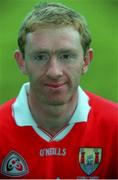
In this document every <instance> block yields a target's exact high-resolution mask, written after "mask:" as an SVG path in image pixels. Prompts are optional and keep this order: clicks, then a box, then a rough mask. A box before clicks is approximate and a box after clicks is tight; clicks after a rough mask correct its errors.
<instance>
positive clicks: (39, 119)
mask: <svg viewBox="0 0 118 180" xmlns="http://www.w3.org/2000/svg"><path fill="white" fill-rule="evenodd" d="M77 96H78V95H77V93H76V94H75V95H74V96H73V97H72V98H71V99H70V100H69V101H68V102H67V103H65V104H63V105H56V106H55V105H48V104H43V103H40V102H39V101H38V100H37V98H34V97H33V95H32V94H31V93H29V96H28V102H29V107H30V111H31V113H32V116H33V118H34V120H35V121H36V123H37V125H38V127H39V128H42V129H45V130H46V131H47V132H48V133H49V134H51V135H55V134H56V133H57V132H58V131H59V130H60V129H62V128H64V127H65V126H66V125H67V124H68V122H69V120H70V119H71V117H72V115H73V113H74V111H75V109H76V105H77V99H78V98H77Z"/></svg>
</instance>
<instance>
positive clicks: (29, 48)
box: [15, 3, 92, 105]
mask: <svg viewBox="0 0 118 180" xmlns="http://www.w3.org/2000/svg"><path fill="white" fill-rule="evenodd" d="M90 42H91V37H90V34H89V32H88V29H87V25H86V23H85V20H84V19H83V17H81V16H80V15H79V14H78V13H76V12H74V11H73V10H71V9H69V8H67V7H65V6H63V5H60V4H54V3H49V4H43V5H42V6H37V7H36V8H35V9H34V10H33V11H32V12H31V14H30V15H29V16H28V17H27V18H26V19H25V20H24V23H23V25H22V26H21V29H20V31H19V38H18V43H19V48H20V50H17V51H16V52H15V58H16V60H17V63H18V66H19V68H20V70H21V71H22V72H23V73H24V74H27V75H28V77H29V81H30V87H31V88H30V92H31V93H30V94H32V96H33V97H34V99H36V100H38V101H39V102H40V103H45V104H50V105H61V104H66V103H67V102H69V101H72V99H73V101H75V99H76V97H77V88H78V85H79V84H80V77H81V75H82V74H84V73H86V72H87V70H88V66H89V64H90V61H91V59H92V51H91V49H90V48H89V46H90Z"/></svg>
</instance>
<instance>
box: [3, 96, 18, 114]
mask: <svg viewBox="0 0 118 180" xmlns="http://www.w3.org/2000/svg"><path fill="white" fill-rule="evenodd" d="M14 101H15V98H14V99H11V100H9V101H7V102H5V103H4V104H2V105H0V114H2V113H4V114H6V112H7V111H9V110H11V106H12V104H13V103H14Z"/></svg>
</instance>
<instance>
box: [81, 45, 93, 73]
mask: <svg viewBox="0 0 118 180" xmlns="http://www.w3.org/2000/svg"><path fill="white" fill-rule="evenodd" d="M92 59H93V50H92V49H91V48H90V49H88V50H87V51H86V54H85V56H84V64H83V67H82V74H85V73H86V72H87V71H88V67H89V64H90V63H91V61H92Z"/></svg>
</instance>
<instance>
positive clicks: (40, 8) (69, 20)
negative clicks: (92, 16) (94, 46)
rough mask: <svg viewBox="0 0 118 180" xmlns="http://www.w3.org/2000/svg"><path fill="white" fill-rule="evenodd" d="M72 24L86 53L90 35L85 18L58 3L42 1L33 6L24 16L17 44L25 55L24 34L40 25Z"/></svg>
mask: <svg viewBox="0 0 118 180" xmlns="http://www.w3.org/2000/svg"><path fill="white" fill-rule="evenodd" d="M56 26H57V27H65V26H73V27H74V28H75V29H76V30H77V31H78V33H79V34H80V36H81V44H82V47H83V50H84V53H86V50H87V49H88V48H89V46H90V43H91V36H90V33H89V30H88V27H87V23H86V20H85V18H84V17H83V16H81V15H80V14H79V13H78V12H76V11H74V10H72V9H70V8H68V7H66V6H65V5H62V4H59V3H43V4H40V5H37V6H35V7H34V9H33V10H32V12H31V13H30V14H29V15H28V16H27V17H26V18H25V20H24V22H23V24H22V26H21V28H20V30H19V36H18V46H19V49H20V51H21V52H22V54H23V56H25V44H26V35H27V34H28V33H29V32H34V31H36V30H37V29H40V28H42V27H45V28H46V27H47V28H48V27H52V28H53V27H56Z"/></svg>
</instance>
